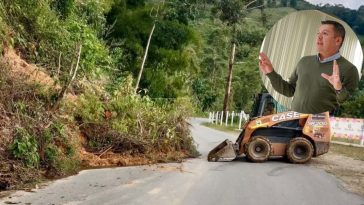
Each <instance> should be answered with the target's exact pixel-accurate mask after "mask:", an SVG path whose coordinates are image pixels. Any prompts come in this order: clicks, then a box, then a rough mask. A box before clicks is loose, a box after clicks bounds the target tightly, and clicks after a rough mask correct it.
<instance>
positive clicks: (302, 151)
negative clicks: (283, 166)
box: [286, 137, 314, 164]
mask: <svg viewBox="0 0 364 205" xmlns="http://www.w3.org/2000/svg"><path fill="white" fill-rule="evenodd" d="M313 151H314V149H313V146H312V143H311V142H310V141H309V140H308V139H306V138H304V137H296V138H293V139H291V140H290V141H289V143H288V145H287V149H286V155H287V159H288V160H289V161H290V162H291V163H294V164H303V163H306V162H308V161H309V160H310V159H311V158H312V155H313Z"/></svg>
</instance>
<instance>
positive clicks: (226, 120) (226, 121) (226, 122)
mask: <svg viewBox="0 0 364 205" xmlns="http://www.w3.org/2000/svg"><path fill="white" fill-rule="evenodd" d="M228 118H229V111H226V119H225V126H226V127H227V124H228Z"/></svg>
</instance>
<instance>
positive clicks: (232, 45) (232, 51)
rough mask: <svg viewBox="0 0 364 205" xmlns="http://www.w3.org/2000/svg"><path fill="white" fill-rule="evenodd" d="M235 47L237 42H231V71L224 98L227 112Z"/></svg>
mask: <svg viewBox="0 0 364 205" xmlns="http://www.w3.org/2000/svg"><path fill="white" fill-rule="evenodd" d="M235 48H236V44H235V42H233V41H232V42H231V51H230V57H229V73H228V76H227V78H226V89H225V98H224V107H223V111H224V113H226V111H227V110H228V108H229V101H230V100H229V99H230V93H231V81H232V78H233V65H234V60H235Z"/></svg>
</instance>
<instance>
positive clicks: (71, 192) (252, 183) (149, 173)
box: [0, 119, 364, 205]
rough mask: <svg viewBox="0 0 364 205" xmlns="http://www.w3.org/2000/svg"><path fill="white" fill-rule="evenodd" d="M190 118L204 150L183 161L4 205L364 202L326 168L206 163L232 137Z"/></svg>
mask: <svg viewBox="0 0 364 205" xmlns="http://www.w3.org/2000/svg"><path fill="white" fill-rule="evenodd" d="M201 121H202V119H193V120H192V128H191V130H192V134H193V137H194V139H195V141H196V143H197V144H198V150H199V151H200V153H201V154H202V156H201V157H200V158H197V159H190V160H187V161H186V162H184V163H180V164H178V163H175V164H159V165H152V166H138V167H122V168H108V169H96V170H85V171H82V172H80V173H79V174H78V175H76V176H71V177H68V178H65V179H61V180H57V181H54V182H51V183H50V184H49V185H48V186H46V187H43V188H40V189H37V190H35V192H21V191H18V192H15V193H14V194H12V195H11V198H9V197H6V198H3V199H1V200H0V204H9V203H17V204H27V205H35V204H37V205H38V204H39V205H41V204H56V205H58V204H68V205H71V204H72V205H73V204H87V205H89V204H90V205H92V204H95V205H96V204H97V205H100V204H122V205H124V204H132V205H134V204H147V205H153V204H156V205H163V204H166V205H173V204H183V205H184V204H186V205H190V204H191V205H193V204H196V205H204V204H208V205H215V204H216V205H222V204H223V205H230V204H239V205H250V204H254V205H260V204H264V205H267V204H269V205H274V204H279V205H282V204H287V205H304V204H308V205H325V204H328V205H335V204H338V205H351V204H355V205H364V198H363V197H361V196H358V195H355V194H352V193H349V192H347V191H346V190H345V189H344V188H343V187H342V186H341V184H340V182H339V181H338V180H337V179H336V178H335V177H333V176H332V175H330V174H327V173H326V172H325V171H323V170H320V169H316V168H313V167H309V166H306V165H294V164H289V163H287V162H284V161H283V160H271V161H268V162H265V163H249V162H246V161H245V160H244V158H243V159H240V160H236V161H233V162H207V160H206V156H207V153H208V152H209V150H210V149H212V148H213V147H215V146H216V145H217V144H218V143H220V142H221V141H223V140H224V139H226V138H229V139H231V140H235V139H236V137H237V136H230V135H227V134H225V133H223V132H219V131H216V130H213V129H210V128H207V127H204V126H201V125H199V122H201Z"/></svg>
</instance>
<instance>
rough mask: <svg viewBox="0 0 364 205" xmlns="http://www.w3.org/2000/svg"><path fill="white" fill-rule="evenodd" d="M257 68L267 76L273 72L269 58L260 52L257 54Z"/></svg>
mask: <svg viewBox="0 0 364 205" xmlns="http://www.w3.org/2000/svg"><path fill="white" fill-rule="evenodd" d="M259 57H260V59H259V68H260V70H261V71H262V72H263V73H264V74H268V73H271V72H273V65H272V63H271V62H270V60H269V58H268V56H267V55H265V53H263V52H260V53H259Z"/></svg>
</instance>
